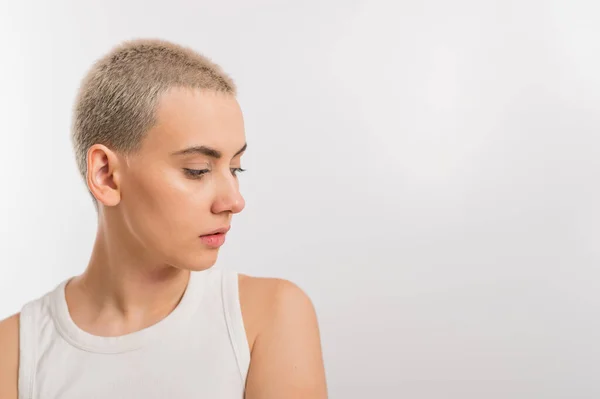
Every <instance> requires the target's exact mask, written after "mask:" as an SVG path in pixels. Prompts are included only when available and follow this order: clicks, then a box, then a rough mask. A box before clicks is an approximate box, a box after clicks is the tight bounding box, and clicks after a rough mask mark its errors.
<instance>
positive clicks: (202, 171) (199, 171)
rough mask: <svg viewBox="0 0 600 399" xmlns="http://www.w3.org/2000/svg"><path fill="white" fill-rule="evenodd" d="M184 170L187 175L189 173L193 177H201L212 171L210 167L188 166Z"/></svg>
mask: <svg viewBox="0 0 600 399" xmlns="http://www.w3.org/2000/svg"><path fill="white" fill-rule="evenodd" d="M183 171H184V172H185V174H186V175H188V176H189V177H191V178H192V179H200V178H201V177H202V175H204V174H205V173H208V172H210V170H209V169H188V168H183Z"/></svg>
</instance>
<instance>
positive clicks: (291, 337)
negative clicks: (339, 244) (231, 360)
mask: <svg viewBox="0 0 600 399" xmlns="http://www.w3.org/2000/svg"><path fill="white" fill-rule="evenodd" d="M239 289H240V303H241V306H242V315H243V317H244V323H245V325H246V331H247V334H248V338H249V341H248V342H249V343H250V346H251V360H250V369H249V371H248V379H247V383H246V397H247V398H248V399H253V398H265V399H266V398H280V397H285V398H325V397H327V392H326V383H325V370H324V365H323V357H322V350H321V341H320V333H319V326H318V321H317V315H316V312H315V308H314V305H313V303H312V300H311V299H310V298H309V296H308V295H307V294H306V292H304V290H302V289H301V288H300V287H299V286H298V285H296V284H295V283H293V282H291V281H289V280H285V279H278V278H260V277H250V276H246V275H240V277H239Z"/></svg>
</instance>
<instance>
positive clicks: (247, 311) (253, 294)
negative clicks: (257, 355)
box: [238, 274, 315, 347]
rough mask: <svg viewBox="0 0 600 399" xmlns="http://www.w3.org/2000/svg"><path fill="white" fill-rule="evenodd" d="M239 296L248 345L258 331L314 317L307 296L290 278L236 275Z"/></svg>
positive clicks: (251, 343)
mask: <svg viewBox="0 0 600 399" xmlns="http://www.w3.org/2000/svg"><path fill="white" fill-rule="evenodd" d="M238 276H239V277H238V278H239V295H240V305H241V307H242V314H243V317H244V324H245V325H246V329H247V332H248V338H249V343H250V346H251V347H252V346H253V343H254V341H255V340H256V337H257V336H258V334H259V333H260V332H261V331H264V330H265V329H267V328H270V327H273V326H274V325H276V324H277V323H281V322H284V321H285V319H288V318H290V317H291V316H292V317H293V318H295V319H297V320H300V319H306V318H315V310H314V306H313V303H312V301H311V299H310V297H309V296H308V295H307V294H306V292H305V291H304V290H303V289H302V288H300V287H299V286H298V285H297V284H295V283H293V282H292V281H289V280H286V279H281V278H270V277H253V276H248V275H245V274H239V275H238Z"/></svg>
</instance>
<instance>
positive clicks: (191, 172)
mask: <svg viewBox="0 0 600 399" xmlns="http://www.w3.org/2000/svg"><path fill="white" fill-rule="evenodd" d="M183 170H184V171H185V173H186V174H187V175H188V176H189V177H191V178H193V179H200V178H202V176H203V175H205V174H206V173H208V172H210V170H209V169H188V168H183ZM245 171H246V169H242V168H231V174H232V175H234V176H237V174H238V173H241V172H245Z"/></svg>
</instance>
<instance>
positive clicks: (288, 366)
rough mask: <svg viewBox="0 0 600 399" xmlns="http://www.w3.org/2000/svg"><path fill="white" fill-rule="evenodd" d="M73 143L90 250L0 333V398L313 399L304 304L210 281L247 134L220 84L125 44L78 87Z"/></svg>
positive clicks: (167, 56)
mask: <svg viewBox="0 0 600 399" xmlns="http://www.w3.org/2000/svg"><path fill="white" fill-rule="evenodd" d="M72 140H73V145H74V150H75V156H76V159H77V164H78V167H79V170H80V172H81V176H82V177H83V179H84V181H85V182H86V185H87V188H88V189H89V192H90V194H91V195H92V196H93V200H94V203H95V206H96V209H97V211H98V230H97V236H96V241H95V245H94V248H93V251H92V253H91V256H90V260H89V264H88V265H87V268H86V269H85V271H84V272H83V273H82V274H81V275H79V276H76V277H73V278H71V279H68V280H67V281H64V282H63V283H61V284H59V285H58V286H57V287H56V289H54V290H53V291H51V292H49V293H47V294H46V295H44V296H42V297H40V298H38V299H36V300H33V301H31V302H29V303H27V304H26V305H25V306H24V307H23V308H22V310H21V312H20V313H19V314H16V315H14V316H12V317H10V318H8V319H6V320H4V321H2V322H0V348H1V356H0V398H3V399H17V398H22V399H25V398H36V399H45V398H60V399H81V398H98V399H119V398H123V399H125V398H127V399H130V398H145V399H153V398H157V399H158V398H161V399H163V398H166V397H171V398H177V399H192V398H194V399H196V398H219V399H225V398H242V397H246V398H249V399H252V398H260V399H269V398H273V399H275V398H277V399H281V398H286V399H290V398H307V399H308V398H325V397H326V396H327V393H326V382H325V372H324V366H323V360H322V352H321V344H320V337H319V329H318V324H317V319H316V315H315V311H314V308H313V306H312V304H311V301H310V299H309V298H308V297H307V296H306V294H305V293H304V292H303V291H302V290H300V289H299V288H298V287H297V286H296V285H294V284H293V283H291V282H289V281H286V280H280V279H269V278H255V277H249V276H246V275H243V274H238V273H235V272H232V271H226V270H222V269H219V268H212V266H213V265H214V264H215V261H216V260H217V254H218V252H219V249H220V247H221V246H222V245H223V244H224V242H225V237H226V235H227V232H228V231H229V229H230V228H231V226H232V217H233V215H234V214H236V213H238V212H241V211H242V209H243V208H244V199H243V198H242V196H241V194H240V192H239V190H238V180H237V179H238V174H239V173H240V172H242V162H241V158H242V155H243V154H244V151H245V150H246V139H245V133H244V123H243V118H242V112H241V110H240V107H239V105H238V102H237V101H236V89H235V85H234V83H233V82H232V80H231V79H230V78H229V77H228V76H227V75H226V74H225V73H224V72H223V71H222V69H221V68H220V67H219V66H218V65H215V64H214V63H213V62H211V61H210V60H209V59H207V58H205V57H203V56H202V55H200V54H198V53H196V52H194V51H193V50H191V49H189V48H186V47H182V46H179V45H176V44H173V43H169V42H166V41H162V40H134V41H128V42H125V43H122V44H121V45H119V46H117V47H115V48H114V49H113V50H112V51H111V52H110V53H109V54H107V55H106V56H104V57H103V58H101V59H100V60H98V61H97V62H96V63H95V64H94V66H93V67H92V68H91V70H90V71H89V73H88V75H87V76H86V77H85V79H84V80H83V82H82V86H81V88H80V92H79V95H78V97H77V100H76V105H75V109H74V122H73V132H72Z"/></svg>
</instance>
